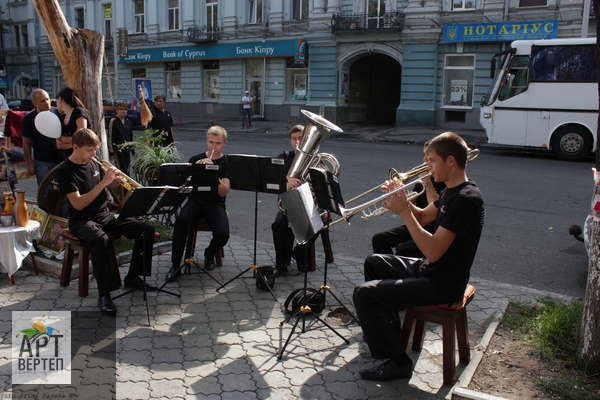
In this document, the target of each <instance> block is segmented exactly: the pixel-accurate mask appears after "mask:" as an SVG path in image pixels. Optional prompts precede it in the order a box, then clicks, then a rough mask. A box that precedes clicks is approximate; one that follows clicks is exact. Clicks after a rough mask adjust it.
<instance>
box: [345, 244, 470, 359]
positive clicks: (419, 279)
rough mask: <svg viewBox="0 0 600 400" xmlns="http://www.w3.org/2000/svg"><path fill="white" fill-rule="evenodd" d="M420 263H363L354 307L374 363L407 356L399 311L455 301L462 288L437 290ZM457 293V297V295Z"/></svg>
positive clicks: (386, 258)
mask: <svg viewBox="0 0 600 400" xmlns="http://www.w3.org/2000/svg"><path fill="white" fill-rule="evenodd" d="M422 262H423V260H422V259H416V258H405V257H399V256H391V255H386V254H373V255H370V256H369V257H367V258H366V260H365V283H362V284H360V285H358V286H356V287H355V288H354V295H353V300H354V307H355V308H356V314H357V317H358V320H359V321H360V326H361V328H362V331H363V337H364V339H365V341H366V342H367V345H368V346H369V350H370V351H371V356H373V358H375V359H386V358H404V359H405V360H406V361H408V356H407V355H406V352H405V350H404V348H402V346H401V345H400V342H399V340H398V339H399V337H400V330H401V327H402V324H401V322H400V317H399V316H398V310H400V309H404V308H407V307H416V306H423V305H429V304H443V303H451V302H454V301H456V300H457V299H459V298H460V296H462V293H463V292H464V290H465V288H464V287H463V288H462V290H461V289H460V288H446V289H444V290H439V287H437V286H435V285H434V283H433V282H432V281H431V280H430V279H429V278H428V277H425V276H422V275H421V274H420V271H419V267H420V265H421V264H422ZM456 293H458V297H457V295H456Z"/></svg>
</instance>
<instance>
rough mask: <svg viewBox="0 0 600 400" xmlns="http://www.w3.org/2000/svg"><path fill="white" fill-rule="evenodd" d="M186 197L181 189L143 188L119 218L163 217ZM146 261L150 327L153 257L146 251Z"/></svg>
mask: <svg viewBox="0 0 600 400" xmlns="http://www.w3.org/2000/svg"><path fill="white" fill-rule="evenodd" d="M185 198H186V196H185V194H184V193H182V191H181V188H178V187H173V186H147V187H141V188H138V189H136V190H134V191H133V193H132V194H131V196H130V197H129V199H128V200H127V202H126V203H125V205H124V206H123V209H122V210H121V212H120V213H119V218H129V217H144V219H146V220H147V217H148V216H150V215H161V214H166V213H169V212H172V211H173V210H175V209H177V208H178V207H180V206H181V203H183V201H184V200H185ZM143 240H144V249H145V248H146V246H145V244H146V243H145V241H146V237H145V236H143ZM142 256H143V259H144V262H143V264H144V275H143V279H144V287H143V292H144V301H145V302H146V315H147V316H148V326H150V310H149V308H148V296H147V290H146V289H147V286H146V273H147V271H146V270H145V267H146V261H147V258H146V257H152V254H146V251H145V250H144V251H143V253H142ZM155 289H156V290H157V291H159V292H165V293H168V294H170V295H173V296H177V297H180V295H179V294H177V293H173V292H168V291H166V290H163V289H162V287H161V288H155ZM136 290H138V289H137V288H135V289H131V290H128V291H127V292H125V293H122V294H120V295H118V296H116V297H114V298H113V300H116V299H118V298H119V297H123V296H125V295H126V294H129V293H132V292H135V291H136Z"/></svg>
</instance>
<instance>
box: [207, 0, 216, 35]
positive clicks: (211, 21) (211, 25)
mask: <svg viewBox="0 0 600 400" xmlns="http://www.w3.org/2000/svg"><path fill="white" fill-rule="evenodd" d="M218 18H219V2H218V1H215V0H206V27H207V29H208V30H213V29H215V28H217V27H218V26H219V19H218Z"/></svg>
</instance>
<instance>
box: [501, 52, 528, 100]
mask: <svg viewBox="0 0 600 400" xmlns="http://www.w3.org/2000/svg"><path fill="white" fill-rule="evenodd" d="M528 76H529V56H515V57H514V58H513V60H512V62H511V64H510V69H509V72H508V73H507V74H506V77H505V78H504V82H503V86H502V90H501V91H500V95H499V96H498V99H499V100H506V99H509V98H511V97H514V96H516V95H518V94H520V93H523V92H524V91H526V90H527V85H528Z"/></svg>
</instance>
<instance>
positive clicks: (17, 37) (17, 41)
mask: <svg viewBox="0 0 600 400" xmlns="http://www.w3.org/2000/svg"><path fill="white" fill-rule="evenodd" d="M15 47H21V27H20V26H19V25H15Z"/></svg>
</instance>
